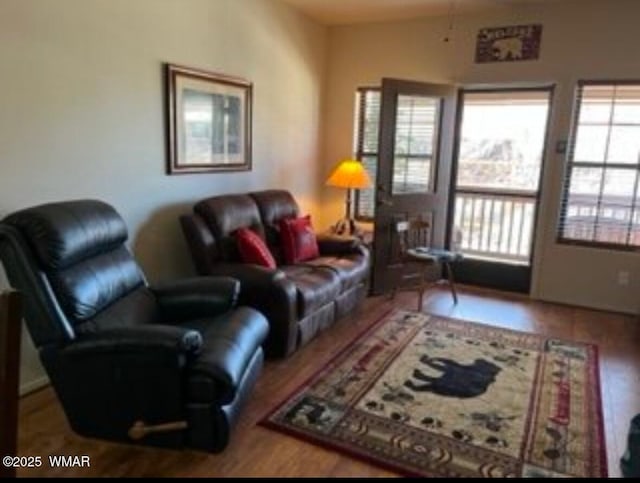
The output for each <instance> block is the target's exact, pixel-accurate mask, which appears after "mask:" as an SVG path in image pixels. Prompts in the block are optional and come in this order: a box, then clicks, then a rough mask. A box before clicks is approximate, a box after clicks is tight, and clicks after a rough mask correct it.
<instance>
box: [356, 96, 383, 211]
mask: <svg viewBox="0 0 640 483" xmlns="http://www.w3.org/2000/svg"><path fill="white" fill-rule="evenodd" d="M380 101H381V98H380V89H379V88H369V87H366V88H365V87H363V88H360V89H358V91H357V93H356V129H355V130H356V136H355V153H356V159H359V160H360V162H361V163H362V164H363V165H364V168H365V169H366V170H367V172H368V173H369V176H370V177H371V181H372V182H373V186H374V187H375V185H376V169H377V165H378V129H379V127H380ZM374 187H372V188H367V189H361V190H358V191H357V192H356V213H355V216H356V218H357V219H359V220H371V219H373V217H374V214H375V202H376V200H375V188H374Z"/></svg>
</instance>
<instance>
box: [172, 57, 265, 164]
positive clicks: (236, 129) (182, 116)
mask: <svg viewBox="0 0 640 483" xmlns="http://www.w3.org/2000/svg"><path fill="white" fill-rule="evenodd" d="M165 76H166V79H165V81H166V82H165V85H166V103H167V105H166V113H167V116H166V117H167V139H168V145H167V150H168V156H167V160H168V162H167V174H182V173H208V172H221V171H222V172H224V171H250V170H251V102H252V91H253V85H252V83H251V82H249V81H247V80H245V79H241V78H238V77H231V76H226V75H222V74H216V73H213V72H207V71H204V70H200V69H193V68H190V67H184V66H179V65H175V64H165Z"/></svg>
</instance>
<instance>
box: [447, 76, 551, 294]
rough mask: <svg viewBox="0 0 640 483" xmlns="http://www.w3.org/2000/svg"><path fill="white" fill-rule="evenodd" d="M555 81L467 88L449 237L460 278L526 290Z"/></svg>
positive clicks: (463, 280)
mask: <svg viewBox="0 0 640 483" xmlns="http://www.w3.org/2000/svg"><path fill="white" fill-rule="evenodd" d="M551 96H552V88H550V87H549V88H536V89H513V90H504V89H501V90H464V91H462V94H461V105H462V107H461V111H460V112H461V114H460V116H459V119H458V127H457V128H458V138H457V139H458V142H457V143H458V144H457V146H456V149H457V162H456V164H455V167H454V175H453V188H454V190H453V197H452V206H451V209H452V213H450V226H449V241H450V245H451V246H457V247H458V249H459V250H461V251H462V253H463V254H464V255H465V261H464V262H462V263H461V264H460V266H459V268H456V277H457V279H458V280H459V281H460V282H463V283H470V284H473V285H482V286H488V287H493V288H498V289H503V290H511V291H518V292H528V291H529V288H530V283H531V261H532V258H533V247H534V238H535V225H536V215H537V207H538V201H539V196H540V177H541V172H542V166H543V154H544V147H545V140H546V133H547V124H548V119H549V111H550V104H551Z"/></svg>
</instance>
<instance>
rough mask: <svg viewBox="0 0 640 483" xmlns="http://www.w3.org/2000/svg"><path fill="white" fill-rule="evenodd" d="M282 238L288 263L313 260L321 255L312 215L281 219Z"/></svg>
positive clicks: (285, 258)
mask: <svg viewBox="0 0 640 483" xmlns="http://www.w3.org/2000/svg"><path fill="white" fill-rule="evenodd" d="M280 238H281V240H282V249H283V252H284V260H285V262H286V263H287V264H289V265H291V264H294V263H299V262H303V261H305V260H312V259H314V258H316V257H318V256H319V255H320V252H319V250H318V242H317V241H316V234H315V233H314V231H313V227H312V226H311V216H309V215H307V216H302V217H300V218H285V219H283V220H280Z"/></svg>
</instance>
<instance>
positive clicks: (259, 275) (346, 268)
mask: <svg viewBox="0 0 640 483" xmlns="http://www.w3.org/2000/svg"><path fill="white" fill-rule="evenodd" d="M299 214H300V210H299V208H298V205H297V203H296V201H295V199H294V198H293V196H292V195H291V194H290V193H289V192H287V191H282V190H268V191H259V192H253V193H248V194H231V195H221V196H214V197H212V198H207V199H204V200H201V201H200V202H198V203H197V204H196V205H195V206H194V208H193V213H191V214H188V215H183V216H181V218H180V222H181V225H182V229H183V232H184V234H185V236H186V239H187V243H188V245H189V249H190V251H191V255H192V257H193V260H194V263H195V266H196V270H197V271H198V273H199V274H201V275H214V274H215V275H227V276H231V277H234V278H236V279H238V280H240V282H241V294H240V303H242V304H245V305H249V306H251V307H254V308H255V309H257V310H259V311H260V312H262V313H263V314H264V315H265V316H266V317H267V319H268V321H269V325H270V332H269V336H268V338H267V341H266V343H265V346H264V347H265V351H266V353H267V354H268V355H270V356H272V357H284V356H287V355H289V354H291V353H292V352H294V351H295V350H296V349H297V348H299V347H301V346H302V345H304V344H306V343H307V342H308V341H309V340H311V339H312V338H313V337H314V336H315V335H316V334H318V333H319V332H320V331H321V330H323V329H325V328H327V327H329V326H330V325H332V324H333V323H334V322H335V321H336V320H337V319H338V318H340V317H342V316H343V315H345V314H347V313H348V312H350V311H351V310H353V309H354V308H355V307H356V306H357V305H358V304H359V302H360V301H361V300H362V299H363V298H364V296H365V295H366V284H367V277H368V274H369V252H368V250H367V248H366V247H364V246H362V244H360V243H358V242H357V241H355V240H353V239H348V238H339V237H331V236H320V235H319V236H318V248H319V252H320V256H319V257H317V258H314V259H311V260H307V261H304V262H299V263H297V264H295V265H286V264H284V262H283V255H282V244H281V242H280V233H279V224H280V220H281V219H283V218H294V217H297V216H299ZM240 228H249V229H251V230H252V231H253V232H255V233H257V234H258V235H259V236H260V237H261V238H262V239H263V240H264V241H266V244H267V246H268V247H269V249H270V251H271V253H272V255H273V257H274V259H275V260H276V263H277V267H276V268H275V269H270V268H266V267H263V266H259V265H254V264H246V263H243V262H242V261H241V259H240V254H239V252H238V248H237V241H236V238H235V236H234V235H235V232H236V230H238V229H240Z"/></svg>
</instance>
